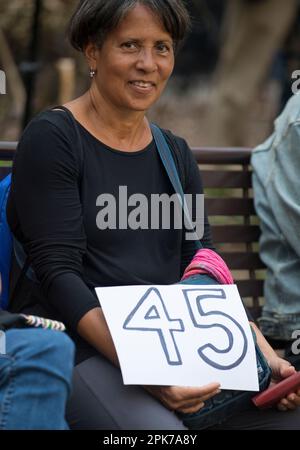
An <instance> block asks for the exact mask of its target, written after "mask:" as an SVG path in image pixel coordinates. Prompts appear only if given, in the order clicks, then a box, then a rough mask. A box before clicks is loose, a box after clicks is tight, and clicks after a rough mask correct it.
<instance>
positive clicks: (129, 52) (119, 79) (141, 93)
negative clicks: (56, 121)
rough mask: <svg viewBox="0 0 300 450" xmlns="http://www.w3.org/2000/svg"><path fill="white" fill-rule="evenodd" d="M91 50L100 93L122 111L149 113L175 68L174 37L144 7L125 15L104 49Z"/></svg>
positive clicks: (88, 50) (89, 53)
mask: <svg viewBox="0 0 300 450" xmlns="http://www.w3.org/2000/svg"><path fill="white" fill-rule="evenodd" d="M89 47H90V48H89ZM91 47H93V46H92V44H91V45H90V46H88V47H87V56H88V59H89V63H90V65H91V67H93V68H96V70H97V73H96V76H95V78H94V82H95V83H96V85H97V88H98V91H99V93H100V95H101V97H102V98H103V99H104V100H105V101H106V102H109V103H110V105H111V106H114V107H116V108H118V109H119V110H122V111H126V112H129V111H146V110H147V109H148V108H149V107H150V106H151V105H152V104H153V103H154V102H155V101H156V100H157V99H158V98H159V97H160V95H161V93H162V91H163V89H164V87H165V85H166V83H167V81H168V79H169V77H170V75H171V73H172V71H173V68H174V51H173V40H172V37H171V36H170V34H169V33H168V32H167V31H166V30H165V29H164V27H163V25H162V24H161V23H160V21H159V19H158V18H157V17H156V16H155V15H154V14H153V13H152V12H151V11H150V10H149V9H148V8H146V7H145V6H143V5H137V6H135V8H134V9H132V10H131V11H130V12H129V13H128V14H127V15H126V17H125V18H124V19H123V21H122V22H121V23H120V24H119V26H118V27H117V28H116V29H114V30H113V31H112V32H111V33H110V34H109V35H108V36H107V38H106V40H105V41H104V44H103V46H102V47H101V49H95V48H94V50H93V51H92V50H91ZM91 53H92V54H93V55H94V59H93V62H92V61H91V58H90V57H89V56H90V55H91Z"/></svg>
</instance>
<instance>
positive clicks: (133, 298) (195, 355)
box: [96, 284, 258, 391]
mask: <svg viewBox="0 0 300 450" xmlns="http://www.w3.org/2000/svg"><path fill="white" fill-rule="evenodd" d="M96 292H97V295H98V298H99V302H100V304H101V307H102V309H103V313H104V315H105V318H106V321H107V324H108V326H109V329H110V332H111V335H112V338H113V341H114V344H115V347H116V350H117V354H118V357H119V361H120V365H121V371H122V376H123V381H124V384H145V385H146V384H150V385H173V386H175V385H177V386H203V385H205V384H208V383H211V382H212V381H217V382H219V383H220V384H221V388H222V389H236V390H248V391H257V390H258V377H257V369H256V356H255V347H254V343H253V338H252V333H251V330H250V326H249V323H248V319H247V316H246V313H245V310H244V307H243V305H242V301H241V299H240V296H239V293H238V290H237V287H236V286H235V285H222V286H219V285H218V286H216V285H211V286H203V285H202V286H195V285H180V284H179V285H178V284H177V285H171V286H145V285H143V286H120V287H106V288H97V289H96Z"/></svg>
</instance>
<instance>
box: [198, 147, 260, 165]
mask: <svg viewBox="0 0 300 450" xmlns="http://www.w3.org/2000/svg"><path fill="white" fill-rule="evenodd" d="M192 150H193V153H194V155H195V158H196V161H197V163H198V164H224V165H226V164H239V165H248V164H249V162H250V156H251V148H244V147H236V148H221V147H220V148H215V147H209V148H208V147H201V148H197V147H194V148H193V149H192Z"/></svg>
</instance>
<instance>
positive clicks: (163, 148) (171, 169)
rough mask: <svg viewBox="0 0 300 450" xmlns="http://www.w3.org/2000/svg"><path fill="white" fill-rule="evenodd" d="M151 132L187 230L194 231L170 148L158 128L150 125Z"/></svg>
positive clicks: (198, 241) (199, 246)
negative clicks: (178, 202)
mask: <svg viewBox="0 0 300 450" xmlns="http://www.w3.org/2000/svg"><path fill="white" fill-rule="evenodd" d="M151 131H152V135H153V138H154V141H155V144H156V147H157V150H158V153H159V156H160V158H161V160H162V163H163V165H164V167H165V169H166V172H167V174H168V176H169V179H170V181H171V183H172V186H173V188H174V191H175V192H176V193H177V194H178V195H179V201H180V205H181V207H182V209H183V213H184V215H185V218H186V221H187V224H188V226H189V229H190V230H194V227H193V224H192V220H191V216H190V213H189V210H188V207H187V204H186V202H185V197H184V192H183V189H182V185H181V182H180V178H179V176H178V171H177V168H176V165H175V162H174V159H173V156H172V153H171V150H170V147H169V145H168V143H167V141H166V139H165V137H164V135H163V133H162V131H161V130H160V128H159V127H158V126H156V125H154V124H151ZM194 234H195V240H194V242H195V246H196V248H197V249H200V248H202V245H201V242H200V239H199V237H198V236H197V233H196V231H195V230H194Z"/></svg>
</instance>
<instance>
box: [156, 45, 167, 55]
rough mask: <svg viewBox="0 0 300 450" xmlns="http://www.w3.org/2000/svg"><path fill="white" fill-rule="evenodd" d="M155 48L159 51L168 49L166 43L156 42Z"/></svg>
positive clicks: (163, 51) (165, 51)
mask: <svg viewBox="0 0 300 450" xmlns="http://www.w3.org/2000/svg"><path fill="white" fill-rule="evenodd" d="M156 48H157V50H158V51H159V52H160V53H167V52H168V51H169V47H168V46H167V45H166V44H157V46H156Z"/></svg>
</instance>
